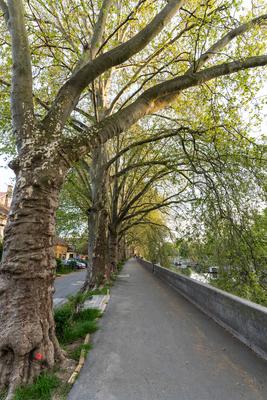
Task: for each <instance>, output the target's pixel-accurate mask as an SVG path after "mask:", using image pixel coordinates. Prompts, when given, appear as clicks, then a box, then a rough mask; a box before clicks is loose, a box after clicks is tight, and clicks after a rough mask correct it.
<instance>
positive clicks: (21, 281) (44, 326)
mask: <svg viewBox="0 0 267 400" xmlns="http://www.w3.org/2000/svg"><path fill="white" fill-rule="evenodd" d="M35 161H36V160H35ZM25 165H26V163H24V168H23V169H22V170H19V171H17V181H16V186H15V190H14V195H13V200H12V204H11V211H10V214H9V219H8V223H7V226H6V229H5V239H4V251H3V258H2V263H1V266H0V320H1V324H0V386H2V387H3V386H9V397H8V398H11V395H12V392H13V390H14V388H15V387H16V386H17V385H20V384H21V383H26V382H27V383H28V382H30V381H31V380H32V379H33V378H34V377H35V376H36V375H38V374H39V372H40V369H41V368H43V367H53V365H54V364H55V360H56V359H62V358H64V357H63V354H62V352H61V350H60V347H59V344H58V341H57V338H56V335H55V324H54V318H53V297H52V296H53V291H54V289H53V282H54V277H55V257H54V235H55V212H56V208H57V205H58V195H59V189H60V186H61V184H62V181H63V175H64V173H63V172H62V171H63V169H61V168H59V169H58V168H54V169H52V168H51V167H49V168H50V170H49V171H45V169H46V168H45V165H44V164H41V163H40V164H39V165H38V166H37V165H36V163H35V165H33V164H31V165H28V166H27V167H25ZM59 170H60V173H58V171H59ZM37 359H39V361H38V360H37Z"/></svg>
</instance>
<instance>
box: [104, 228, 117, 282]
mask: <svg viewBox="0 0 267 400" xmlns="http://www.w3.org/2000/svg"><path fill="white" fill-rule="evenodd" d="M117 264H118V233H117V229H116V228H115V227H113V226H110V227H109V237H108V263H107V273H106V274H107V276H108V277H109V278H110V275H111V274H112V273H113V272H115V271H116V269H117Z"/></svg>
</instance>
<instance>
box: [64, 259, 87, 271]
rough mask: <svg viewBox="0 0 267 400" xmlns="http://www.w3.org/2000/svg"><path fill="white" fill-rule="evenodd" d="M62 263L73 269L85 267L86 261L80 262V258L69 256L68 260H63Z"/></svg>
mask: <svg viewBox="0 0 267 400" xmlns="http://www.w3.org/2000/svg"><path fill="white" fill-rule="evenodd" d="M63 263H64V265H68V266H70V267H72V268H73V269H85V268H86V263H84V262H82V261H81V260H76V259H75V258H69V259H68V260H65V261H64V262H63Z"/></svg>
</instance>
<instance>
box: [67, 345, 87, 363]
mask: <svg viewBox="0 0 267 400" xmlns="http://www.w3.org/2000/svg"><path fill="white" fill-rule="evenodd" d="M92 347H93V346H92V345H91V344H90V343H88V344H81V345H80V346H78V347H76V349H74V350H72V351H70V352H69V353H68V355H69V356H70V358H72V359H73V360H75V361H77V362H78V361H79V359H80V354H81V351H82V350H85V354H86V355H87V354H88V352H89V351H90V350H91V349H92Z"/></svg>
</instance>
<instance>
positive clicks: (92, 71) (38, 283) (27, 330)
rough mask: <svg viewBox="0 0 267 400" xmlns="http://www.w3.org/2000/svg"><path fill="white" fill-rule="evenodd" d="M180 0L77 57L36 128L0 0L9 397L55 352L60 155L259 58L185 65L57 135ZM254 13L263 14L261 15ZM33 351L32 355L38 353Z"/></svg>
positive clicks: (11, 2)
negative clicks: (5, 100)
mask: <svg viewBox="0 0 267 400" xmlns="http://www.w3.org/2000/svg"><path fill="white" fill-rule="evenodd" d="M108 3H109V2H107V1H106V2H105V4H108ZM182 3H183V2H182V1H180V0H169V1H168V2H167V4H166V5H165V6H164V7H163V9H162V10H161V11H159V13H158V14H157V15H156V16H155V17H154V18H153V19H152V20H151V22H150V23H148V24H147V26H145V27H144V28H143V29H142V30H140V32H138V33H137V34H136V35H134V36H133V37H132V38H131V39H130V40H128V41H127V42H125V43H122V44H121V45H119V46H117V47H115V48H113V49H112V50H110V51H107V52H106V53H104V52H103V54H100V55H99V56H97V57H96V58H95V59H94V60H92V61H88V62H87V63H86V62H85V65H84V66H82V68H77V69H75V71H74V73H73V74H72V75H71V77H70V79H68V80H67V81H66V82H65V84H64V85H63V86H62V87H61V89H60V90H59V92H58V95H57V96H56V98H55V99H54V102H53V104H52V106H51V108H50V109H49V111H48V113H47V114H46V116H45V118H44V119H43V120H42V122H40V125H39V129H37V130H36V129H35V128H36V117H35V114H34V106H33V94H32V71H31V52H30V49H29V45H28V38H27V30H26V28H25V23H24V14H25V12H24V9H23V2H22V1H21V0H7V1H5V0H0V7H1V9H2V10H3V14H4V17H5V19H6V21H7V22H8V28H9V31H10V35H11V41H12V59H13V69H12V93H11V106H12V107H11V108H12V120H13V131H14V135H15V137H16V143H17V149H18V162H17V163H16V166H15V169H16V174H17V181H16V187H15V192H14V199H13V202H12V207H11V212H10V216H9V220H8V225H7V227H6V231H5V242H4V254H3V261H2V264H1V268H0V318H1V324H0V356H1V357H0V385H1V386H3V385H8V386H9V395H8V399H11V396H12V392H13V390H14V388H15V387H16V386H17V385H19V384H20V383H22V382H29V381H31V379H32V378H33V377H34V376H36V375H37V374H38V373H39V371H40V369H41V368H42V366H44V367H46V366H48V367H51V366H53V365H54V363H55V359H56V358H62V357H63V356H62V353H61V350H60V348H59V346H58V342H57V339H56V337H55V329H54V322H53V316H52V292H53V277H54V266H55V264H54V254H53V237H54V230H55V210H56V207H57V201H58V193H59V190H60V186H61V184H62V182H63V179H64V175H65V173H66V170H67V164H65V159H68V155H69V156H70V157H71V156H72V154H73V153H76V156H75V157H76V160H78V159H79V158H81V157H83V156H84V155H86V154H88V152H89V151H90V148H91V144H92V142H91V140H92V139H93V138H94V137H95V136H98V137H100V139H101V140H100V141H101V142H102V143H104V142H105V141H107V140H108V139H109V138H111V137H114V136H115V135H117V134H119V133H121V132H123V131H125V130H126V129H128V128H129V127H130V126H131V125H132V124H134V123H135V122H137V121H138V120H139V119H140V118H142V117H143V116H145V115H147V114H149V113H152V112H153V111H155V110H157V109H160V108H163V107H164V106H166V105H168V104H169V103H170V102H171V101H172V100H173V99H174V98H175V96H177V95H178V94H179V93H180V92H181V91H183V90H185V89H188V88H191V87H194V86H197V85H200V84H202V83H204V82H208V81H209V80H211V79H214V78H216V77H220V76H224V75H229V74H232V73H235V72H238V71H241V70H244V69H248V68H255V67H258V66H264V65H266V64H267V56H266V55H265V56H255V57H250V58H246V59H244V60H238V61H234V62H226V63H224V64H220V65H215V66H213V67H210V68H206V69H204V70H202V71H200V72H196V71H197V68H193V70H191V69H189V71H188V74H184V75H182V76H178V77H175V78H174V79H172V80H169V81H167V82H162V83H161V84H159V85H155V86H154V87H151V88H150V89H148V90H146V91H145V92H144V93H143V94H142V95H141V96H139V97H138V98H137V99H136V100H135V101H133V102H132V103H131V104H130V105H129V106H127V107H125V108H123V109H122V110H120V111H118V112H117V113H114V114H113V115H112V116H111V117H110V118H109V119H108V118H107V119H105V120H103V121H101V123H97V124H96V125H95V126H93V127H90V128H89V129H88V131H83V133H82V134H81V133H79V134H78V135H73V137H72V138H71V139H70V140H65V139H64V137H63V136H62V130H63V128H64V127H65V125H66V124H67V121H68V119H69V117H70V114H71V112H72V111H73V109H74V108H75V106H76V104H77V103H78V101H79V98H80V95H81V93H82V92H83V90H84V89H85V88H86V87H88V85H89V84H91V83H92V82H93V81H94V80H95V79H96V78H97V77H99V76H101V75H102V74H103V73H104V72H106V71H108V70H110V68H112V67H114V66H116V65H119V64H122V63H123V62H124V61H127V60H128V59H129V58H130V57H132V56H133V55H135V54H137V53H139V52H140V51H141V50H142V49H144V48H145V47H146V46H147V45H148V44H149V43H150V42H151V40H153V39H154V38H155V37H156V36H157V35H158V34H159V33H160V32H161V31H162V29H163V28H164V27H166V25H167V24H168V23H169V21H170V20H171V18H172V17H173V16H174V15H175V14H176V12H177V11H178V10H179V8H180V7H181V5H182ZM107 7H108V5H107ZM262 18H263V19H266V16H263V17H262ZM103 19H105V17H104V16H103ZM256 23H258V21H256ZM248 29H249V26H246V27H245V28H244V27H243V29H240V30H239V31H237V30H233V31H231V32H230V33H229V34H228V35H227V36H225V37H224V39H222V40H221V41H219V42H218V43H217V46H216V44H215V45H213V47H211V49H210V50H208V51H207V52H206V53H205V54H204V55H203V58H201V59H200V60H199V61H200V64H201V66H202V64H204V62H206V61H207V60H210V59H211V57H213V56H214V54H216V51H218V50H221V49H222V48H223V47H225V46H226V44H228V43H229V42H230V41H231V40H232V39H233V38H234V37H236V36H238V35H239V34H242V33H243V32H245V31H246V30H248ZM100 32H101V31H100ZM233 32H234V34H233ZM83 61H84V60H82V65H83ZM78 65H79V63H78ZM194 67H196V66H194ZM197 67H198V66H197ZM45 141H46V143H44V142H45ZM60 141H61V143H59V142H60ZM40 143H42V144H40ZM59 154H61V155H62V157H63V158H62V159H61V158H60V155H59ZM62 160H64V162H63V161H62ZM76 160H75V161H76ZM96 192H97V191H96ZM101 199H102V200H101ZM99 201H100V204H101V205H103V204H104V203H103V197H102V196H100V198H99ZM101 202H102V203H101ZM103 218H104V217H103ZM98 220H100V218H98ZM101 224H102V223H101ZM102 226H104V224H102ZM37 353H40V354H39V355H38V357H37ZM40 355H41V358H42V362H40V363H39V364H38V363H36V362H35V361H33V360H34V358H39V359H40V357H39V356H40Z"/></svg>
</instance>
